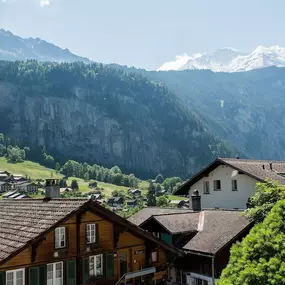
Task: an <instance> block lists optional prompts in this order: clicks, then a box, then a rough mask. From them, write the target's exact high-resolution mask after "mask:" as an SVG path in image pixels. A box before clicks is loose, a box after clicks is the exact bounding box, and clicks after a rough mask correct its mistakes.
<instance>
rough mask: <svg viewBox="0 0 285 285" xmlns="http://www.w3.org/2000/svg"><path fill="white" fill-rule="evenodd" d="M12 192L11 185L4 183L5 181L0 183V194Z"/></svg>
mask: <svg viewBox="0 0 285 285" xmlns="http://www.w3.org/2000/svg"><path fill="white" fill-rule="evenodd" d="M11 190H12V185H11V183H8V182H5V181H0V193H3V192H8V191H11Z"/></svg>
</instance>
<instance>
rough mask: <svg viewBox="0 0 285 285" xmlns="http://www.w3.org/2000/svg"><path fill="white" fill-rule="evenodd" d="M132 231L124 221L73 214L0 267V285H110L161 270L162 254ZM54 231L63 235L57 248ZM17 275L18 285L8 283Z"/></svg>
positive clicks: (85, 212) (88, 211)
mask: <svg viewBox="0 0 285 285" xmlns="http://www.w3.org/2000/svg"><path fill="white" fill-rule="evenodd" d="M112 215H114V214H112ZM120 219H121V218H120ZM89 225H92V227H91V228H93V229H94V231H95V235H94V242H92V243H88V239H87V228H88V227H90V226H89ZM93 225H94V226H93ZM132 227H133V225H132ZM132 227H131V228H129V227H128V223H127V221H126V225H125V226H124V225H122V224H118V223H117V222H116V221H114V220H112V216H110V217H108V215H106V214H103V215H102V213H96V209H95V210H94V209H84V210H80V211H77V212H75V213H74V214H73V215H71V216H69V217H68V218H67V219H66V220H64V221H62V222H61V223H59V224H57V225H56V227H54V228H51V229H50V230H48V231H47V232H45V234H43V235H39V236H38V237H37V238H36V239H34V240H32V241H31V242H30V243H28V244H26V246H24V247H23V248H22V249H21V250H20V251H19V252H17V254H13V256H12V257H11V258H9V259H8V260H4V263H3V262H2V263H0V285H18V284H20V285H54V284H56V285H81V284H82V285H83V284H110V285H112V284H116V282H117V281H118V280H119V279H120V278H121V277H122V276H123V275H124V273H127V272H133V271H137V270H141V269H143V268H147V267H151V266H155V267H156V268H157V271H164V270H166V269H167V265H166V258H167V257H166V255H167V253H166V250H165V248H164V247H161V245H160V244H159V242H158V243H156V242H153V241H152V240H151V239H148V238H145V237H144V236H143V235H141V234H138V233H136V232H133V231H132ZM59 228H64V230H63V231H62V232H64V233H65V241H64V246H62V248H56V247H55V246H56V231H58V229H59ZM58 232H60V230H59V231H58ZM91 236H92V235H91ZM60 242H63V239H60ZM0 252H1V249H0ZM154 253H155V254H154ZM153 256H154V257H156V258H153ZM93 257H94V258H93ZM95 260H96V261H95ZM95 263H96V265H95V266H94V264H95ZM101 263H102V264H101ZM17 270H19V271H17ZM91 271H92V272H91ZM17 272H19V273H17ZM13 274H14V275H13ZM17 274H19V276H22V277H20V278H22V279H23V283H21V282H22V281H21V282H20V283H13V282H16V281H15V280H16V277H17V276H18V275H17ZM53 276H54V278H53ZM57 276H59V277H57ZM9 280H12V281H9ZM13 280H14V281H13ZM51 280H52V281H51ZM52 282H54V283H52ZM133 282H135V280H133ZM134 284H135V283H134Z"/></svg>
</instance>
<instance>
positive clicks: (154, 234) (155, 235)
mask: <svg viewBox="0 0 285 285" xmlns="http://www.w3.org/2000/svg"><path fill="white" fill-rule="evenodd" d="M152 235H153V236H154V237H156V238H159V239H160V233H157V232H153V233H152Z"/></svg>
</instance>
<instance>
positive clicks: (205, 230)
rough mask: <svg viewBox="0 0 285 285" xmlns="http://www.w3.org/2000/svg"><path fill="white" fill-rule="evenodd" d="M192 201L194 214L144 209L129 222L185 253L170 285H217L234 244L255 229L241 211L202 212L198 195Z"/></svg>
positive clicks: (171, 269)
mask: <svg viewBox="0 0 285 285" xmlns="http://www.w3.org/2000/svg"><path fill="white" fill-rule="evenodd" d="M192 199H193V201H192V204H193V206H194V207H193V209H192V210H183V209H176V210H171V209H163V210H161V209H154V208H150V209H148V208H145V209H143V210H142V211H141V212H138V213H136V214H135V215H133V216H132V217H131V218H130V219H129V221H131V222H132V223H134V224H136V225H138V226H140V227H141V228H143V229H145V230H147V231H148V232H151V233H152V234H153V235H154V236H156V237H157V238H160V239H161V240H163V241H165V242H166V243H168V244H171V245H173V246H175V247H176V248H178V249H181V250H183V252H184V253H185V255H184V256H182V257H177V258H176V259H175V260H173V262H172V264H171V265H170V266H169V269H168V277H167V282H166V284H168V285H177V284H188V285H215V284H216V280H217V279H218V278H219V277H220V274H221V272H222V270H223V269H224V268H225V267H226V265H227V263H228V261H229V254H230V248H231V246H232V244H233V243H235V242H236V241H239V240H241V239H242V238H243V237H245V236H246V235H247V233H248V232H249V230H250V228H251V227H252V224H251V223H250V221H249V220H247V219H246V218H245V217H244V216H243V215H242V211H240V210H221V209H211V210H201V200H200V199H201V196H200V195H199V193H198V192H195V193H194V195H193V196H192ZM179 210H180V211H179Z"/></svg>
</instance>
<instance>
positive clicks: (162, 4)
mask: <svg viewBox="0 0 285 285" xmlns="http://www.w3.org/2000/svg"><path fill="white" fill-rule="evenodd" d="M284 11H285V1H284V0H258V1H257V0H0V28H3V29H6V30H10V31H11V32H12V33H14V34H16V35H19V36H21V37H39V38H41V39H43V40H46V41H48V42H51V43H54V44H56V45H58V46H60V47H62V48H68V49H69V50H70V51H72V52H73V53H76V54H78V55H81V56H85V57H88V58H90V59H92V60H94V61H98V62H103V63H118V64H122V65H128V66H135V67H139V68H146V69H157V68H158V67H159V66H161V65H162V64H163V63H164V62H167V61H171V60H173V59H174V58H175V56H176V55H180V54H184V53H187V54H189V55H191V54H192V53H201V52H211V51H215V50H216V49H218V48H221V47H233V48H236V49H238V50H241V51H245V52H250V51H252V50H254V49H255V47H257V46H258V45H264V46H271V45H277V44H278V45H280V46H283V47H285V37H284V27H285V17H284Z"/></svg>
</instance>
